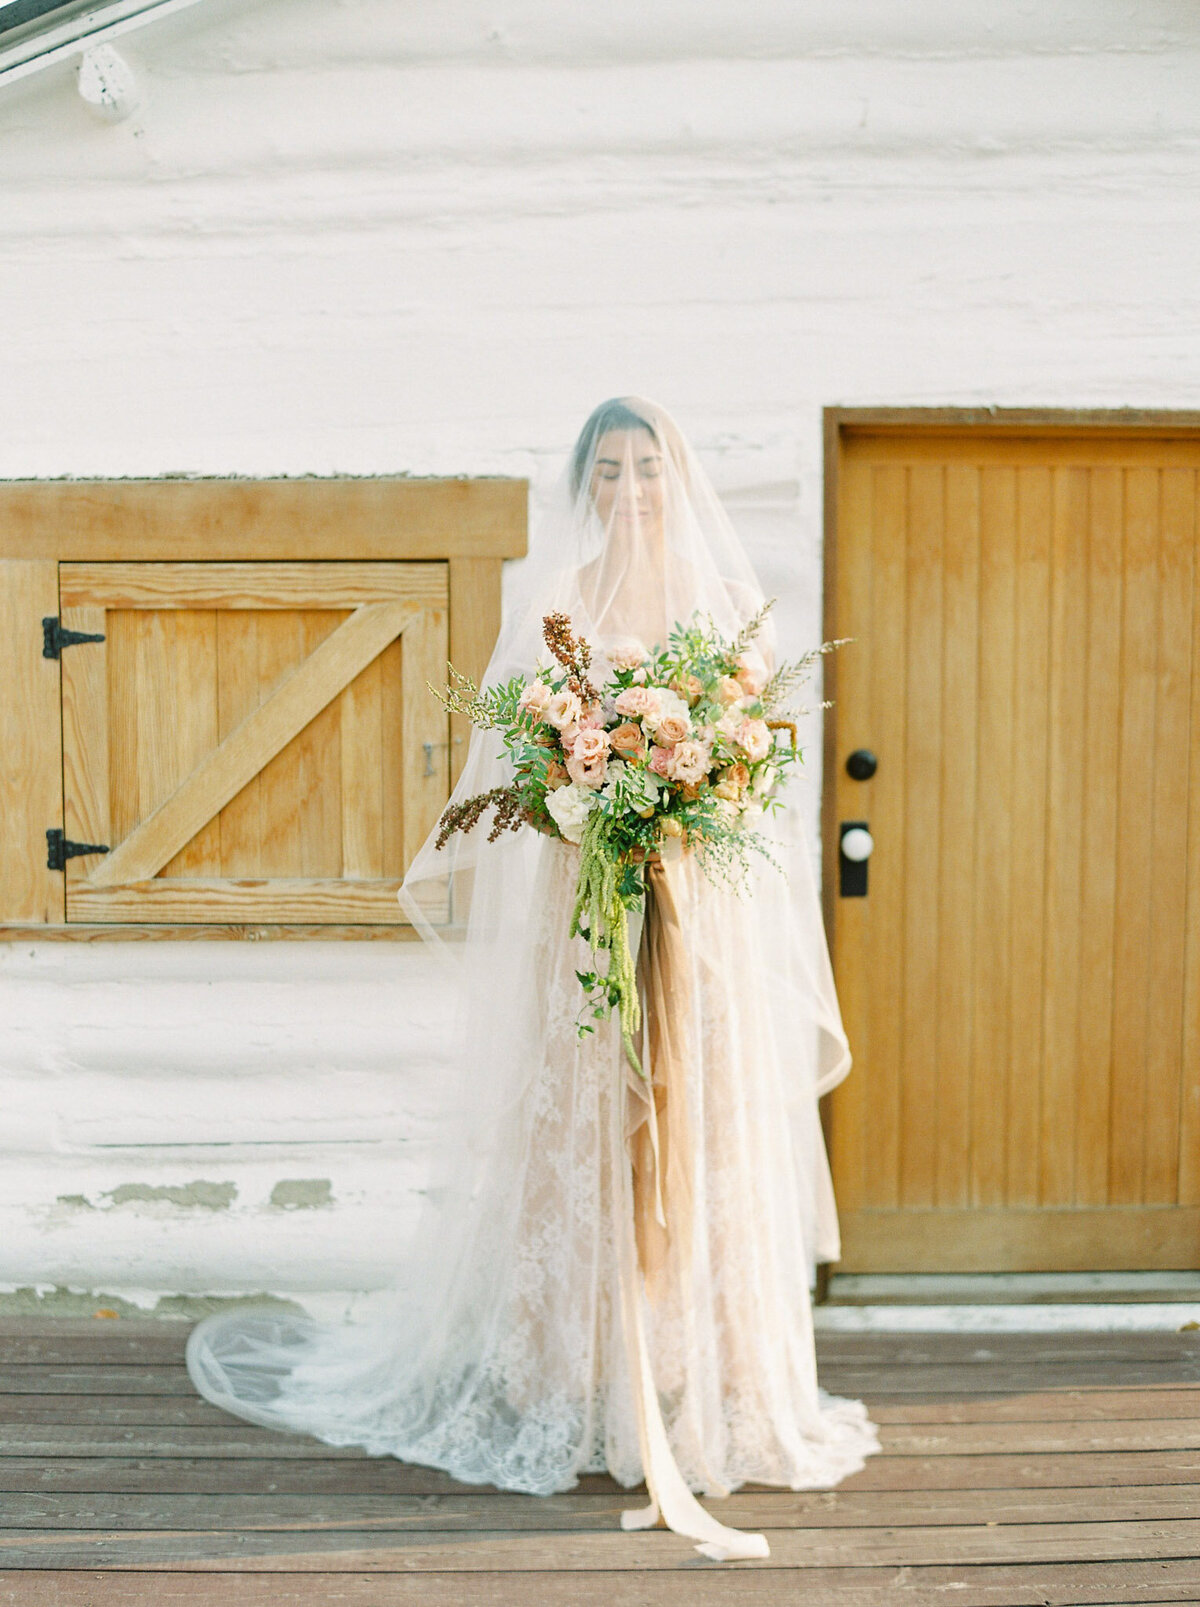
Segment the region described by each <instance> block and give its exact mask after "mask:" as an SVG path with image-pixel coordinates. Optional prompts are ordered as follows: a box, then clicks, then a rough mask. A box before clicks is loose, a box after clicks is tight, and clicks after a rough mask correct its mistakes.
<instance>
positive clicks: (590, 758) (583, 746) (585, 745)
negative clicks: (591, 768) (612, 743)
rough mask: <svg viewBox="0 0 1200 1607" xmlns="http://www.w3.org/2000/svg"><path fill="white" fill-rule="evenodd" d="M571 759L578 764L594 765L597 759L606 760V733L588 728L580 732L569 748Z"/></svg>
mask: <svg viewBox="0 0 1200 1607" xmlns="http://www.w3.org/2000/svg"><path fill="white" fill-rule="evenodd" d="M571 757H572V759H574V760H575V761H576V762H577V763H578V764H595V763H596V761H597V760H598V759H607V758H608V732H607V731H597V730H595V729H594V728H593V727H590V726H589V727H588V729H587V730H586V731H581V732H580V733H579V735H578V736H577V737H576V738H575V741H574V744H573V746H572V748H571Z"/></svg>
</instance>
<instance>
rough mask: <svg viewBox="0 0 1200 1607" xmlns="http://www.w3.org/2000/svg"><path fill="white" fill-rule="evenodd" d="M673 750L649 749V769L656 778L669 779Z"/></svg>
mask: <svg viewBox="0 0 1200 1607" xmlns="http://www.w3.org/2000/svg"><path fill="white" fill-rule="evenodd" d="M674 751H675V750H674V749H673V748H659V747H654V748H651V749H650V759H649V768H650V769H651V770H653V771H654V774H655V775H656V776H663V777H664V778H665V777H669V776H670V774H671V759H672V757H673V756H674Z"/></svg>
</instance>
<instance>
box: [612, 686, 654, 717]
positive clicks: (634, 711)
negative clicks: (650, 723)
mask: <svg viewBox="0 0 1200 1607" xmlns="http://www.w3.org/2000/svg"><path fill="white" fill-rule="evenodd" d="M613 708H614V709H615V710H616V711H617V713H618V714H619V715H620V716H621V718H622V719H625V720H640V719H641V718H642V716H643V715H646V714H655V713H657V711H658V698H657V696H656V695H655V694H654V693H653V692H652V691H651V690H650V688H649V687H646V686H629V687H626V689H625V691H624V692H622V693H621V694H620V695H619V696H618V697H617V699H616V701H615V702H614V704H613Z"/></svg>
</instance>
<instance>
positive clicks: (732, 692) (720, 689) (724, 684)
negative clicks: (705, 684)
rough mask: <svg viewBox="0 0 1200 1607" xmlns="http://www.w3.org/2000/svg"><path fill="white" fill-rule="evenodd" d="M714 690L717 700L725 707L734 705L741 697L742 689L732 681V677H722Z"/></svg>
mask: <svg viewBox="0 0 1200 1607" xmlns="http://www.w3.org/2000/svg"><path fill="white" fill-rule="evenodd" d="M716 690H717V698H718V700H719V701H720V702H722V703H724V704H726V705H728V704H730V703H736V702H737V701H738V699H739V698H740V697H741V696H742V688H741V687H740V686H739V685H738V683H737V682H736V681H735V680H734V678H733V676H732V675H722V677H721V679H720V680H719V681H718V682H717V688H716Z"/></svg>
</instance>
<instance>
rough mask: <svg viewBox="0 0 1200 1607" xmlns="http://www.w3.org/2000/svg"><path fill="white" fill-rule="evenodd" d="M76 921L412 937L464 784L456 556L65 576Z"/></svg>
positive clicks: (81, 570)
mask: <svg viewBox="0 0 1200 1607" xmlns="http://www.w3.org/2000/svg"><path fill="white" fill-rule="evenodd" d="M59 586H60V600H61V613H62V621H63V625H64V626H65V627H67V628H68V629H71V630H81V631H87V632H89V633H94V634H97V635H100V636H102V637H103V638H104V640H103V641H102V642H87V643H81V644H79V645H76V646H72V647H70V648H68V649H66V650H65V651H64V656H63V667H62V705H63V786H64V803H65V818H64V824H65V829H66V835H67V837H68V838H69V839H73V840H77V841H81V842H84V843H88V844H97V845H104V846H106V847H107V849H108V852H107V853H105V854H103V855H101V854H93V855H85V856H80V857H77V858H72V859H70V860H68V862H67V868H66V904H67V919H68V921H111V922H128V921H137V922H143V923H144V922H197V923H203V922H213V921H218V922H244V921H250V922H308V923H317V924H334V923H365V924H369V925H370V924H387V925H399V924H402V923H403V916H402V912H401V910H400V907H399V905H398V904H397V902H396V890H397V888H398V887H399V885H400V881H401V879H402V877H403V874H404V870H405V867H406V866H407V865H408V863H409V861H410V860H411V858H412V856H413V854H414V853H415V851H416V848H417V846H418V845H419V844H420V842H421V841H422V840H423V838H424V837H425V835H426V833H427V832H428V831H429V829H430V827H431V826H432V825H433V824H434V822H435V821H436V819H437V817H438V815H439V813H440V812H441V809H442V807H443V806H444V804H445V801H446V798H447V796H448V791H449V760H448V755H449V731H448V724H447V718H446V714H445V711H444V710H443V709H442V708H441V706H440V704H439V703H438V702H437V700H436V699H435V698H434V697H433V695H432V693H431V692H430V690H429V687H428V685H427V683H428V682H430V681H432V682H433V683H434V684H438V683H439V682H440V680H441V679H442V678H443V677H444V670H445V664H446V658H447V595H448V590H447V586H448V582H447V566H446V565H445V564H444V563H407V562H362V563H341V562H315V563H272V562H262V563H259V562H252V563H64V564H62V565H61V566H60V570H59Z"/></svg>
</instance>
